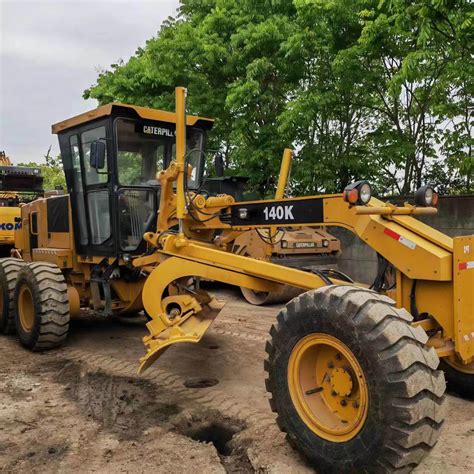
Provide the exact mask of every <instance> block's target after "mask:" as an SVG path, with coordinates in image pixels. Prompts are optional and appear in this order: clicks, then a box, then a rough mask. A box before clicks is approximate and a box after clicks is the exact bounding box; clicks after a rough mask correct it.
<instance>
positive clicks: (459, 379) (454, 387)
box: [440, 356, 474, 400]
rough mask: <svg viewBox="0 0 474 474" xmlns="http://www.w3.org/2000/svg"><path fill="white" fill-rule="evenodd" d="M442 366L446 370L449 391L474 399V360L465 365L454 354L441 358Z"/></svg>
mask: <svg viewBox="0 0 474 474" xmlns="http://www.w3.org/2000/svg"><path fill="white" fill-rule="evenodd" d="M440 368H441V369H443V371H444V376H445V377H446V382H447V385H448V392H452V393H455V394H456V395H459V396H460V397H462V398H467V399H468V400H474V362H471V363H470V364H468V365H463V364H461V362H460V361H459V360H458V359H457V358H456V356H454V357H450V358H446V359H441V365H440Z"/></svg>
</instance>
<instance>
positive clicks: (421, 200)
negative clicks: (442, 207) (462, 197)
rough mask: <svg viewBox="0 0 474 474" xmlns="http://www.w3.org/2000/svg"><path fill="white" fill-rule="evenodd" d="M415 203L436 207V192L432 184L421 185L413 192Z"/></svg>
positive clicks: (421, 205)
mask: <svg viewBox="0 0 474 474" xmlns="http://www.w3.org/2000/svg"><path fill="white" fill-rule="evenodd" d="M415 204H416V205H417V206H420V207H436V206H437V205H438V193H437V192H436V191H435V190H434V189H433V187H432V186H429V185H426V186H421V188H418V190H417V191H416V193H415Z"/></svg>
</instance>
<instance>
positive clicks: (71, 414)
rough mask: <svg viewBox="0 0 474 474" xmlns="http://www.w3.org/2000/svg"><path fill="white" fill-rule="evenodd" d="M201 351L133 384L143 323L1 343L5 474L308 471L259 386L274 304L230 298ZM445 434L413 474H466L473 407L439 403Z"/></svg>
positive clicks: (169, 359)
mask: <svg viewBox="0 0 474 474" xmlns="http://www.w3.org/2000/svg"><path fill="white" fill-rule="evenodd" d="M218 296H219V297H220V298H222V299H225V300H227V305H226V306H225V308H224V310H223V311H222V312H221V314H220V315H219V316H218V318H217V320H216V322H215V323H214V325H213V326H211V328H210V330H209V331H208V333H207V334H206V336H205V337H204V338H203V340H202V341H201V343H200V344H196V345H195V344H183V345H181V346H178V347H174V348H172V349H170V350H169V351H167V352H166V353H165V354H164V355H163V356H162V357H161V358H160V359H159V361H158V362H157V363H156V364H155V366H154V368H153V369H151V370H149V371H148V372H147V373H145V375H144V376H142V377H138V376H137V375H136V369H137V366H138V358H139V357H140V356H141V355H143V353H144V346H143V345H142V342H141V337H142V336H143V335H144V334H145V329H146V328H144V322H145V321H144V319H142V318H138V319H136V320H134V321H130V320H129V321H117V320H103V319H101V318H99V317H92V316H89V317H84V318H81V319H80V320H76V321H74V322H73V323H72V327H71V331H70V337H69V339H68V341H67V344H66V345H65V347H63V348H61V349H59V350H55V351H51V352H48V353H43V354H37V353H36V354H32V353H30V352H28V351H26V350H24V349H22V348H21V347H20V346H19V345H18V343H17V341H16V340H15V338H13V337H4V336H2V337H1V338H0V471H2V472H9V473H10V472H48V473H54V472H101V473H109V472H110V473H112V472H113V473H116V472H134V473H136V472H145V471H151V470H153V471H155V472H171V473H178V472H191V471H192V470H197V472H206V473H207V472H209V473H214V472H279V473H280V472H281V473H291V472H298V473H304V472H312V470H311V468H310V467H309V466H308V465H307V464H306V463H305V461H304V460H303V459H301V457H300V456H299V455H298V453H297V452H295V451H294V450H293V449H292V448H290V447H289V446H288V445H287V443H286V441H285V439H284V436H283V434H282V433H280V432H279V430H278V428H277V427H276V425H275V422H274V416H273V414H272V413H271V411H270V408H269V406H268V401H267V397H266V393H265V388H264V372H263V358H264V345H265V340H266V337H267V333H268V330H269V328H270V325H271V324H272V322H273V320H274V318H275V316H276V314H277V312H278V310H279V306H272V307H266V308H258V309H256V308H255V307H253V306H250V305H248V304H246V303H244V302H243V301H242V299H241V298H240V296H239V294H238V292H237V291H235V290H233V289H231V288H226V289H220V290H218ZM447 405H448V407H447V410H448V411H447V416H446V422H445V425H444V432H443V434H442V436H441V439H440V441H439V443H438V444H437V446H436V447H435V449H434V450H433V452H432V453H431V455H430V456H429V457H428V458H427V459H426V460H425V462H424V463H423V464H422V465H421V466H419V467H418V469H417V471H416V472H419V473H428V472H429V473H432V472H443V473H445V472H453V473H454V472H456V473H463V472H466V473H467V472H472V466H473V461H474V454H473V453H474V403H473V402H469V401H465V400H462V399H459V398H456V397H453V396H449V397H448V401H447Z"/></svg>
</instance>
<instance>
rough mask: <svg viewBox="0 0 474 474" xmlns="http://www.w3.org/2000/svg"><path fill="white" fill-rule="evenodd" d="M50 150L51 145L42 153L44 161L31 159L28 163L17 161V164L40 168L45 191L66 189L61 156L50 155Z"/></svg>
mask: <svg viewBox="0 0 474 474" xmlns="http://www.w3.org/2000/svg"><path fill="white" fill-rule="evenodd" d="M50 152H51V147H50V148H49V150H48V152H47V153H46V154H45V155H44V159H45V162H44V163H37V162H33V161H31V162H29V163H19V164H18V166H26V167H30V168H39V169H40V170H41V175H42V176H43V188H44V190H45V191H51V190H55V189H66V178H65V176H64V171H63V164H62V160H61V157H60V156H57V157H53V156H51V154H50Z"/></svg>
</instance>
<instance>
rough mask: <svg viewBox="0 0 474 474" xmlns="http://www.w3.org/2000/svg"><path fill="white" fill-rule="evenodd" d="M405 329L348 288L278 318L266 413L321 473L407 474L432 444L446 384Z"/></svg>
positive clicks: (315, 294) (368, 295) (326, 292)
mask: <svg viewBox="0 0 474 474" xmlns="http://www.w3.org/2000/svg"><path fill="white" fill-rule="evenodd" d="M411 320H412V317H411V315H410V314H409V313H408V312H407V311H405V310H403V309H396V308H395V306H394V302H393V301H392V300H390V299H389V298H387V297H384V296H381V295H378V294H377V293H375V292H372V291H370V290H365V289H361V288H356V287H353V286H328V287H324V288H321V289H318V290H314V291H309V292H307V293H303V294H302V295H300V296H298V297H297V298H295V299H294V300H292V301H291V302H290V303H288V305H287V306H286V308H284V309H283V310H282V311H281V312H280V313H279V315H278V317H277V324H275V325H274V326H272V328H271V331H270V334H271V340H270V341H269V342H268V343H267V347H266V351H267V354H268V358H267V360H266V361H265V370H266V371H267V373H268V378H267V380H266V385H267V390H268V391H269V392H270V393H271V395H272V398H271V400H270V405H271V408H272V409H273V411H275V412H276V413H277V414H278V417H277V423H278V425H279V427H280V429H281V430H282V431H284V432H286V433H287V438H288V440H289V441H290V443H291V444H292V445H293V446H294V447H295V448H296V449H298V450H299V451H301V452H302V453H303V454H304V455H305V456H306V457H307V458H308V460H309V461H310V462H311V464H312V465H313V466H314V467H315V468H316V469H317V471H318V472H348V471H352V472H373V471H377V472H393V471H397V470H403V471H410V470H411V469H413V468H414V467H416V466H417V465H418V464H419V463H420V462H421V460H422V459H423V458H424V457H425V456H426V455H427V454H428V452H429V451H430V450H431V449H432V447H433V446H434V445H435V444H436V441H437V439H438V435H439V432H440V428H441V425H442V422H443V411H444V410H443V402H444V399H445V396H444V392H445V388H446V385H445V381H444V376H443V372H442V371H439V370H436V369H437V367H438V364H439V359H438V357H437V355H436V352H435V351H434V349H428V348H427V347H426V346H425V343H426V341H427V339H428V337H427V336H426V334H425V332H424V331H423V330H422V329H421V328H419V327H418V328H414V327H412V326H411V325H410V321H411ZM311 344H314V345H311ZM295 361H296V362H295ZM298 364H299V365H298ZM321 364H323V365H321ZM318 371H319V372H318ZM318 377H319V379H318ZM290 392H291V393H290ZM311 397H314V398H311ZM343 400H344V402H343ZM343 403H344V405H343ZM336 405H337V407H336ZM298 410H299V411H298ZM307 410H309V411H307ZM308 413H309V415H308ZM300 414H301V415H300ZM304 419H305V420H306V422H305V421H303V420H304ZM315 420H316V421H315Z"/></svg>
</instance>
